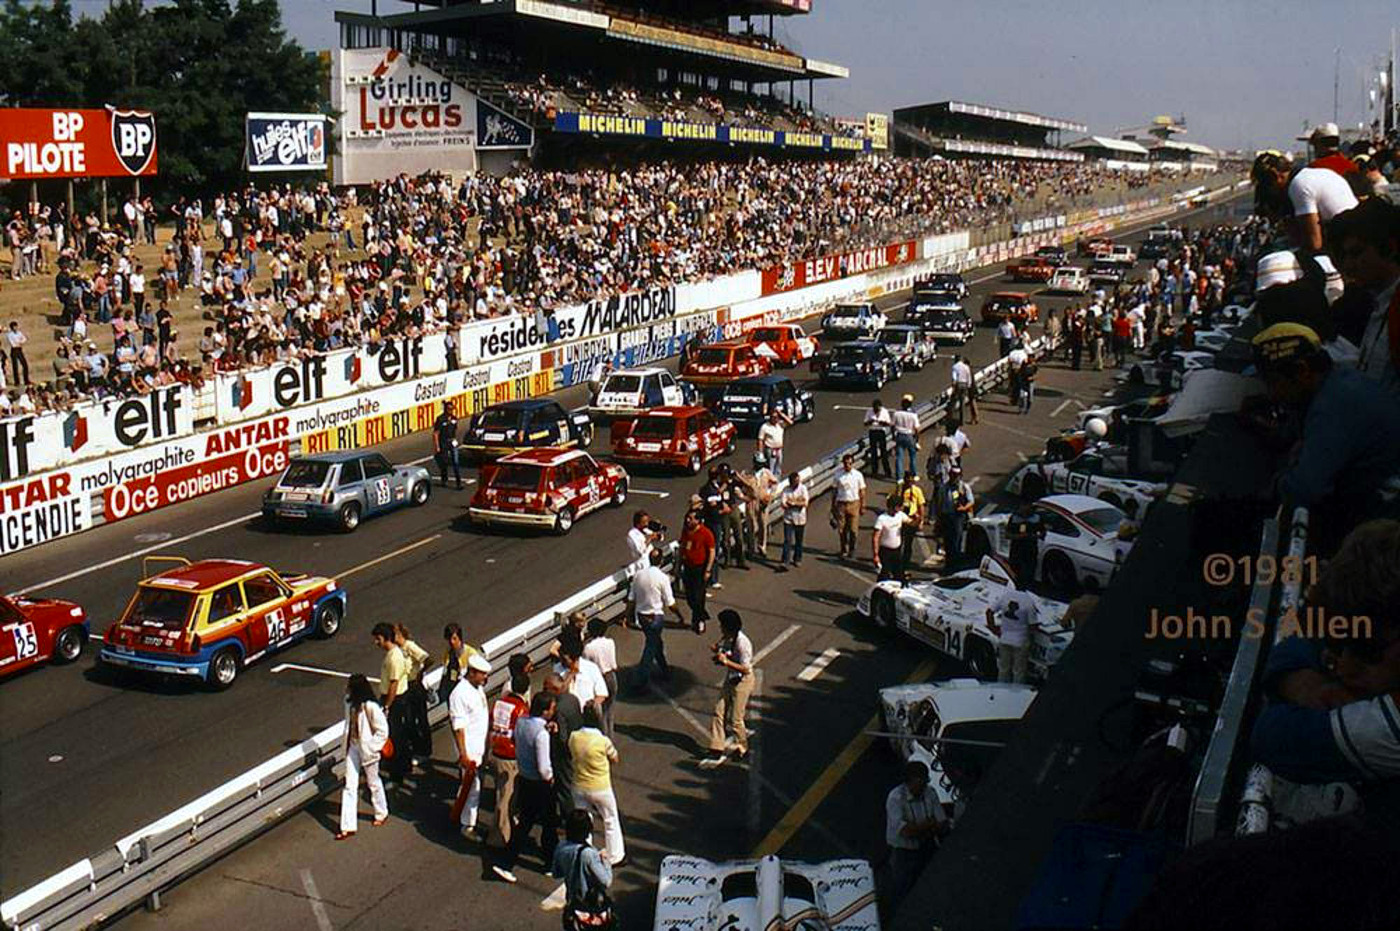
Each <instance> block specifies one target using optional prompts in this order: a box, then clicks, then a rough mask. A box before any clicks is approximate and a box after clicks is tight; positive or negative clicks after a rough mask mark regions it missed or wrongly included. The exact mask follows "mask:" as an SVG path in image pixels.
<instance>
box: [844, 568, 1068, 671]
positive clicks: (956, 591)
mask: <svg viewBox="0 0 1400 931" xmlns="http://www.w3.org/2000/svg"><path fill="white" fill-rule="evenodd" d="M1011 576H1012V573H1011V569H1010V567H1009V566H1008V565H1006V563H1005V562H1004V561H1002V560H1001V559H999V558H997V557H995V556H984V557H982V565H981V566H979V567H978V568H976V569H967V570H964V571H963V572H954V573H952V574H951V575H945V576H943V577H942V578H940V579H934V580H933V581H931V582H914V583H912V584H908V585H900V584H899V583H898V582H893V581H887V582H877V583H875V585H874V586H872V587H871V588H870V589H869V590H868V591H867V592H866V593H865V594H864V595H862V596H861V598H860V601H859V602H857V604H856V610H857V611H859V612H860V613H861V614H862V615H864V616H865V617H867V618H869V619H870V620H872V621H874V622H875V623H876V624H879V625H881V626H882V627H894V628H898V629H899V630H902V631H904V632H905V633H906V634H908V635H909V636H911V637H913V638H914V639H916V640H921V641H923V642H924V643H927V644H928V645H929V646H931V647H933V648H934V649H935V650H937V651H939V652H940V653H945V654H947V655H948V656H951V657H954V658H955V659H960V660H962V661H963V662H965V663H966V664H967V667H968V669H969V670H970V671H971V672H972V674H973V675H974V676H977V677H978V678H982V679H995V678H996V675H997V642H998V640H999V638H998V637H997V635H996V634H994V633H992V631H991V629H990V628H988V627H987V611H988V610H989V609H991V610H995V608H996V606H997V603H998V602H1000V600H1001V597H1002V595H1004V594H1006V593H1007V592H1010V591H1016V592H1017V594H1018V595H1019V596H1024V597H1026V598H1028V599H1030V600H1031V601H1033V602H1035V606H1036V623H1037V625H1038V626H1037V627H1036V629H1035V630H1033V631H1032V632H1031V648H1030V653H1029V655H1028V658H1027V663H1026V666H1027V674H1028V675H1029V676H1030V677H1031V678H1033V679H1044V678H1045V677H1046V676H1047V675H1049V673H1050V667H1052V666H1054V665H1055V663H1056V662H1058V661H1059V659H1060V656H1061V655H1062V654H1063V653H1064V652H1065V649H1066V648H1067V647H1068V646H1069V644H1070V641H1071V640H1073V639H1074V633H1073V631H1071V630H1069V629H1068V628H1066V627H1064V626H1062V625H1061V620H1062V619H1063V618H1064V614H1065V609H1066V608H1067V607H1068V605H1066V604H1065V603H1064V602H1062V601H1055V600H1054V599H1052V598H1044V597H1042V596H1040V595H1036V594H1033V593H1031V592H1028V591H1024V590H1021V591H1018V590H1017V589H1016V586H1015V585H1014V584H1013V583H1012V581H1011Z"/></svg>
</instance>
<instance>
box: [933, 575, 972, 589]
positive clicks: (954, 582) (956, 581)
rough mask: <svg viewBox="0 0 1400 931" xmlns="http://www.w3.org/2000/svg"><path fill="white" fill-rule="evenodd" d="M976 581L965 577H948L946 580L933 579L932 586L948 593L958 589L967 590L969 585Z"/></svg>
mask: <svg viewBox="0 0 1400 931" xmlns="http://www.w3.org/2000/svg"><path fill="white" fill-rule="evenodd" d="M976 581H977V580H976V579H969V578H966V577H964V578H958V577H957V576H949V577H948V578H946V579H935V580H934V583H933V584H934V585H935V586H937V587H938V588H943V589H947V590H948V591H950V592H955V591H957V590H958V589H960V588H967V587H968V586H969V585H971V584H972V583H973V582H976Z"/></svg>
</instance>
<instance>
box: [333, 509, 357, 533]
mask: <svg viewBox="0 0 1400 931" xmlns="http://www.w3.org/2000/svg"><path fill="white" fill-rule="evenodd" d="M336 520H337V521H338V522H339V523H340V529H341V530H342V531H343V532H345V533H350V532H352V531H353V530H354V529H355V528H356V527H358V526H360V505H359V504H358V503H356V502H354V501H351V502H348V503H346V504H342V505H341V506H340V511H339V513H337V514H336Z"/></svg>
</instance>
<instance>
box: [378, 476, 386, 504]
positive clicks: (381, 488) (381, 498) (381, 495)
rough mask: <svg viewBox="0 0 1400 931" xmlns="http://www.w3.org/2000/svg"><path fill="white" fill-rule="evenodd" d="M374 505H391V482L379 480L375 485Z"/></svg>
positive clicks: (383, 479) (384, 479)
mask: <svg viewBox="0 0 1400 931" xmlns="http://www.w3.org/2000/svg"><path fill="white" fill-rule="evenodd" d="M374 503H375V504H388V503H389V480H388V479H387V478H381V479H377V480H376V481H375V483H374Z"/></svg>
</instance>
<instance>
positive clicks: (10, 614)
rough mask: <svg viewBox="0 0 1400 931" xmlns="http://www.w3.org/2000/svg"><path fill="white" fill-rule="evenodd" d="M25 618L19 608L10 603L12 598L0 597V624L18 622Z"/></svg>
mask: <svg viewBox="0 0 1400 931" xmlns="http://www.w3.org/2000/svg"><path fill="white" fill-rule="evenodd" d="M23 620H24V615H23V614H20V613H19V609H18V608H16V607H15V606H14V605H12V604H10V599H8V598H0V624H16V623H19V622H20V621H23Z"/></svg>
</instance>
